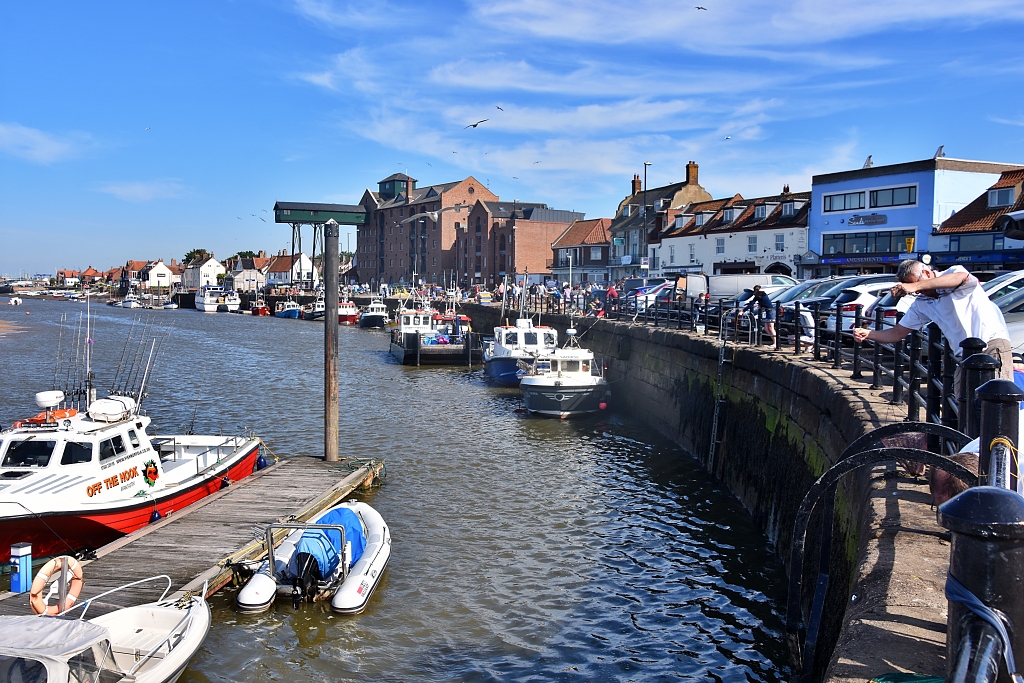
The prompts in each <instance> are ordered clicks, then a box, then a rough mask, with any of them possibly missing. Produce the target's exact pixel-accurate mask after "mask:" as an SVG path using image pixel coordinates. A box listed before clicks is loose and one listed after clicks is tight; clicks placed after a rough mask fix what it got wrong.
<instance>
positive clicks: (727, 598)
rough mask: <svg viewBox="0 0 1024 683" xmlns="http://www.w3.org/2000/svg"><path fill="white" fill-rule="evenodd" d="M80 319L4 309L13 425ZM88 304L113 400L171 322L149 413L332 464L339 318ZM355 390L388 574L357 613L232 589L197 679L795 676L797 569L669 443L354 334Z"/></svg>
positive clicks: (360, 447)
mask: <svg viewBox="0 0 1024 683" xmlns="http://www.w3.org/2000/svg"><path fill="white" fill-rule="evenodd" d="M26 310H28V311H29V312H30V313H31V315H30V316H26V315H25V311H26ZM83 310H84V305H82V304H70V303H60V302H26V305H25V306H22V307H6V306H5V307H2V309H0V320H6V321H11V322H14V323H17V324H19V325H22V326H24V327H25V330H24V331H22V332H19V333H16V334H8V335H6V336H5V337H3V338H0V424H10V422H12V421H13V420H15V419H18V418H22V417H25V416H27V415H31V414H34V413H35V412H37V409H36V408H35V406H34V404H33V403H32V395H33V393H34V392H35V391H40V390H43V389H48V388H50V387H49V384H50V382H51V379H52V377H53V374H54V359H55V352H56V344H57V330H58V327H57V321H58V318H59V315H60V314H61V313H68V314H70V316H71V317H72V318H73V319H74V320H73V321H72V322H76V321H77V316H78V314H79V313H80V312H81V311H83ZM93 311H94V316H93V320H94V323H95V331H94V332H93V335H92V337H93V339H94V340H95V342H96V343H95V344H94V348H95V349H96V354H95V366H96V367H95V371H96V374H97V378H98V379H97V383H98V385H99V386H100V388H101V389H102V388H104V387H106V386H108V385H109V382H110V379H111V376H112V374H113V371H114V369H115V368H116V366H117V364H118V362H119V360H120V358H121V356H122V348H123V343H124V339H125V337H126V335H127V334H128V332H129V330H130V329H131V326H132V324H133V321H134V320H136V319H141V320H142V321H146V320H149V321H151V322H153V323H159V324H166V325H168V326H169V328H168V331H169V335H168V336H167V338H166V342H165V343H164V345H163V349H162V353H161V356H160V358H159V360H158V362H157V364H156V367H155V375H154V378H153V381H152V383H151V384H150V389H149V397H148V398H147V399H146V400H145V401H144V404H143V407H144V408H145V409H146V410H147V411H148V413H149V414H150V415H151V416H152V417H153V419H154V424H155V425H159V426H160V428H162V429H163V430H164V431H178V430H180V429H181V428H182V426H183V425H187V424H188V423H190V422H191V421H192V419H193V414H195V431H196V432H197V433H210V432H214V433H216V432H219V431H223V432H224V433H228V432H237V431H241V430H243V429H252V430H255V431H256V432H257V433H258V434H260V435H261V436H262V437H263V438H264V439H265V440H266V441H267V443H268V444H269V445H270V446H271V448H273V449H274V451H275V452H276V453H277V454H278V455H280V456H284V457H288V456H293V455H309V454H317V453H319V452H321V449H322V443H321V441H322V423H323V420H322V415H321V412H322V391H323V389H322V387H323V379H322V362H323V361H322V358H323V329H322V323H318V322H315V323H314V322H304V321H296V320H278V319H274V318H270V319H267V318H253V317H252V316H248V315H244V316H243V315H228V314H202V313H198V312H195V311H187V310H180V311H155V312H146V311H138V310H134V311H133V310H124V309H113V308H108V307H103V306H100V307H95V308H94V309H93ZM135 324H136V325H140V324H142V323H135ZM136 329H137V328H136ZM73 334H74V328H73V326H72V327H66V328H65V333H64V343H65V344H67V343H68V339H69V335H73ZM130 352H134V349H131V350H130ZM339 385H340V394H341V397H340V399H341V405H342V411H341V416H340V429H341V453H342V455H352V456H357V457H367V456H373V457H381V458H385V459H386V460H387V472H388V476H387V479H386V483H385V485H384V486H382V487H381V488H379V489H376V490H373V491H370V492H368V493H366V494H364V495H363V499H364V500H366V502H369V503H370V504H372V505H373V506H375V507H376V508H377V509H378V510H379V511H380V512H381V513H382V514H383V515H384V517H385V519H386V520H387V521H388V522H389V524H390V526H391V530H392V534H393V537H394V544H393V555H392V560H391V564H390V566H389V569H388V572H387V574H386V575H385V578H384V581H383V582H382V584H381V585H380V586H379V587H378V589H377V593H376V594H375V595H374V597H373V599H372V601H371V604H370V606H369V608H368V609H367V611H366V612H364V613H363V614H361V615H358V616H354V617H348V616H340V615H334V614H331V613H330V611H329V608H327V607H326V606H322V605H321V604H319V603H318V604H312V605H303V606H302V607H301V608H300V609H299V610H297V611H295V610H293V609H292V607H291V604H290V602H284V603H282V604H279V605H278V606H277V607H276V608H275V609H274V610H273V611H271V612H269V613H267V614H264V615H255V616H252V615H243V614H239V613H237V612H236V611H235V610H234V608H233V606H232V604H233V603H232V599H233V593H232V592H231V591H226V592H223V593H221V594H219V595H218V596H216V597H215V598H213V599H212V601H211V604H212V607H213V613H214V626H213V629H212V631H211V633H210V636H209V638H208V639H207V641H206V643H205V645H204V647H203V648H202V650H201V652H200V654H199V655H198V656H197V657H196V659H195V660H193V662H192V664H191V666H190V667H189V669H188V670H187V671H186V673H185V675H184V676H183V677H182V679H181V680H183V681H189V682H191V683H199V682H201V681H202V682H205V681H226V680H230V681H243V680H244V681H250V680H287V681H346V680H352V681H371V680H373V681H491V680H493V681H533V680H536V681H548V680H624V681H625V680H637V681H641V680H642V681H652V680H667V679H688V680H722V681H775V680H784V679H785V678H787V670H786V668H785V660H786V654H785V646H784V642H783V624H782V620H781V616H780V615H781V610H782V609H783V608H784V599H785V577H784V574H783V571H782V567H781V564H780V563H779V562H778V560H777V558H776V557H775V556H774V555H773V554H772V553H771V551H770V550H769V549H768V547H767V542H766V539H765V538H764V537H763V536H762V535H761V534H760V533H758V531H757V530H756V529H755V528H754V526H753V524H752V522H751V520H750V519H749V517H748V516H747V515H746V514H745V512H744V511H743V510H742V508H741V506H740V505H739V504H738V503H737V502H736V500H735V499H734V498H733V497H732V496H731V495H730V494H728V493H727V492H725V491H723V490H722V489H720V488H719V487H718V486H717V485H716V484H715V483H714V482H713V481H712V480H711V479H710V478H709V477H708V476H707V475H706V473H704V472H703V471H702V470H701V469H700V467H699V465H698V464H697V462H696V461H695V460H693V459H691V458H690V457H689V456H687V455H686V454H685V453H683V452H682V451H680V450H679V449H678V448H677V447H676V446H674V445H673V444H671V443H670V442H667V441H665V440H662V439H660V438H658V437H656V436H654V435H653V434H652V433H651V431H650V430H649V429H646V428H644V427H643V426H641V425H639V424H638V423H635V422H634V421H632V420H631V419H629V418H627V417H624V416H622V415H619V414H616V413H614V412H609V413H607V414H602V415H600V416H598V417H596V418H591V419H586V420H580V421H567V422H560V421H556V420H547V419H536V418H530V417H527V416H525V415H523V414H521V413H517V412H516V409H517V408H519V407H520V405H521V402H520V398H519V394H518V391H517V390H509V389H502V388H497V387H494V386H491V385H489V384H488V383H487V382H486V380H485V378H484V375H483V372H482V370H480V369H477V370H475V371H473V372H467V371H466V369H464V368H410V367H403V366H401V365H399V364H398V363H397V361H395V360H394V359H393V358H392V357H391V356H390V355H389V354H388V339H387V336H386V335H385V334H384V333H383V332H382V331H373V330H359V329H353V328H342V329H341V330H340V377H339ZM197 397H198V400H197ZM154 431H157V430H154ZM255 521H265V520H254V522H255ZM247 540H248V539H245V538H239V539H238V542H239V544H241V543H242V542H244V541H247ZM182 551H183V552H187V549H186V548H183V549H182ZM88 585H89V583H88V567H87V568H86V588H85V591H84V594H86V595H88V593H89V588H88Z"/></svg>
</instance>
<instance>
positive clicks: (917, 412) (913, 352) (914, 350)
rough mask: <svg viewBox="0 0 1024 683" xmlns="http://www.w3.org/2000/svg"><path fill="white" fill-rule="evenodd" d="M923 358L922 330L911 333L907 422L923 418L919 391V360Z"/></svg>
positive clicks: (908, 362)
mask: <svg viewBox="0 0 1024 683" xmlns="http://www.w3.org/2000/svg"><path fill="white" fill-rule="evenodd" d="M920 358H921V332H920V331H919V330H914V331H913V332H911V333H910V352H909V358H908V360H907V422H917V421H918V420H919V419H920V418H921V402H920V401H919V400H918V392H919V391H920V390H921V372H920V369H919V366H918V361H919V360H920Z"/></svg>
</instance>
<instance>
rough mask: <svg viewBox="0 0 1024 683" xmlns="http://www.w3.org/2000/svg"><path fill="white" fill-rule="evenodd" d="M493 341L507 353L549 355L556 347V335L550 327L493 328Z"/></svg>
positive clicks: (507, 326) (509, 326) (517, 326)
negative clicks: (518, 352)
mask: <svg viewBox="0 0 1024 683" xmlns="http://www.w3.org/2000/svg"><path fill="white" fill-rule="evenodd" d="M526 322H529V321H526ZM494 341H496V342H497V343H498V344H500V345H501V346H503V347H505V348H506V349H508V350H509V351H522V352H525V353H533V354H541V353H550V352H551V351H553V350H554V349H555V348H557V346H558V333H557V332H556V331H555V330H554V329H552V328H550V327H526V326H520V325H516V326H515V327H512V326H511V325H506V326H502V327H498V328H495V330H494Z"/></svg>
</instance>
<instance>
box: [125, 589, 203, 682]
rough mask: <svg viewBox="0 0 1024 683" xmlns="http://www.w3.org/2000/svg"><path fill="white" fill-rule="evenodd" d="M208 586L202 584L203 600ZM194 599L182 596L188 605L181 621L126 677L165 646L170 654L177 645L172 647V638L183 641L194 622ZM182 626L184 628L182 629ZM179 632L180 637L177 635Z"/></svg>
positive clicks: (189, 596) (133, 673)
mask: <svg viewBox="0 0 1024 683" xmlns="http://www.w3.org/2000/svg"><path fill="white" fill-rule="evenodd" d="M209 585H210V582H209V581H206V582H205V583H203V592H202V594H201V595H202V596H203V599H205V598H206V591H207V589H208V588H209ZM164 594H165V595H166V593H164ZM195 597H196V596H194V595H190V594H186V595H184V596H182V600H187V601H188V603H187V605H186V606H187V608H188V609H187V610H186V612H185V616H184V617H182V618H181V620H180V621H179V622H178V623H177V624H175V625H174V628H172V629H171V630H170V631H168V633H167V637H166V638H164V639H163V640H161V641H160V642H159V643H157V644H156V645H154V646H153V647H152V648H151V649H150V651H149V652H147V653H146V655H145V656H143V657H142V658H141V659H139V661H137V662H135V666H133V667H132V668H131V669H129V670H128V676H134V675H135V672H136V671H138V670H139V669H141V668H142V665H143V664H145V663H146V662H148V661H149V660H150V659H152V658H153V657H154V656H156V653H157V652H159V651H160V650H161V649H162V648H163V647H164V646H165V645H166V646H167V652H170V651H171V650H173V649H174V648H175V647H176V645H177V643H175V644H173V645H172V644H171V639H172V638H175V637H177V642H178V643H180V642H181V641H182V640H184V639H185V638H186V637H187V636H188V634H189V632H190V631H191V630H192V623H193V622H194V621H195V616H196V613H195V610H194V609H193V608H194V607H195V604H194V602H193V600H194V598H195ZM157 602H163V600H162V599H161V600H158V601H157ZM183 626H184V629H182V627H183ZM179 631H180V635H178V633H179Z"/></svg>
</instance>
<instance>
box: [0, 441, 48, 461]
mask: <svg viewBox="0 0 1024 683" xmlns="http://www.w3.org/2000/svg"><path fill="white" fill-rule="evenodd" d="M56 446H57V442H56V441H44V440H42V439H39V440H37V439H35V437H32V436H30V437H29V438H27V439H25V440H23V441H11V443H10V445H9V446H8V447H7V455H5V456H4V461H3V464H2V465H0V466H2V467H46V466H47V465H49V464H50V456H52V455H53V449H54V448H55V447H56Z"/></svg>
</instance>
